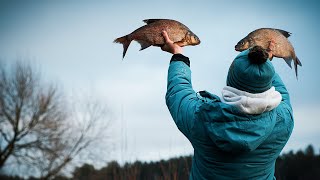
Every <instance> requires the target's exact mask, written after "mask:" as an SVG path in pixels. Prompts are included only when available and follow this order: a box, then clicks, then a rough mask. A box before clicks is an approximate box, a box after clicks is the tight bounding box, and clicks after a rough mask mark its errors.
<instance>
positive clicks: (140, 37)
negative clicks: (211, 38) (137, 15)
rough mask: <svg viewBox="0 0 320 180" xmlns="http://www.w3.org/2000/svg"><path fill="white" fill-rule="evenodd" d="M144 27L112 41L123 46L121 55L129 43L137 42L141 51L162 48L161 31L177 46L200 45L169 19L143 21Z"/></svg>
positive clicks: (183, 26) (198, 40)
mask: <svg viewBox="0 0 320 180" xmlns="http://www.w3.org/2000/svg"><path fill="white" fill-rule="evenodd" d="M143 22H145V23H147V24H146V25H144V26H142V27H140V28H138V29H136V30H134V31H133V32H132V33H130V34H128V35H125V36H122V37H119V38H117V39H115V40H114V42H115V43H120V44H122V45H123V55H122V58H124V56H125V55H126V52H127V49H128V47H129V45H130V43H131V41H137V42H138V43H139V44H140V45H141V49H140V51H141V50H144V49H146V48H148V47H150V46H158V47H159V46H160V47H161V46H163V45H164V43H165V42H164V38H163V36H162V34H161V32H162V31H163V30H165V31H167V33H168V36H169V38H170V39H171V40H172V41H173V42H174V43H176V44H177V45H179V46H181V47H183V46H195V45H198V44H200V39H199V38H198V37H197V36H196V35H195V34H194V33H193V32H192V31H191V30H190V29H189V28H188V27H187V26H185V25H184V24H182V23H180V22H178V21H175V20H171V19H145V20H143Z"/></svg>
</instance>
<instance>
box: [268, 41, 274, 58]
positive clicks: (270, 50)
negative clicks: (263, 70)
mask: <svg viewBox="0 0 320 180" xmlns="http://www.w3.org/2000/svg"><path fill="white" fill-rule="evenodd" d="M275 44H276V43H275V42H274V40H271V41H269V46H268V48H267V52H268V54H269V59H272V57H273V54H272V51H273V50H274V46H275Z"/></svg>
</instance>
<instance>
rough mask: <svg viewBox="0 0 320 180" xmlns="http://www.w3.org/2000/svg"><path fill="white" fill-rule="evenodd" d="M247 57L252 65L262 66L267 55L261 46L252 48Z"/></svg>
mask: <svg viewBox="0 0 320 180" xmlns="http://www.w3.org/2000/svg"><path fill="white" fill-rule="evenodd" d="M248 57H249V59H250V62H251V63H252V64H262V63H265V62H266V61H267V59H268V57H269V54H268V53H267V51H266V50H265V49H263V48H262V47H261V46H254V47H253V48H251V49H250V50H249V53H248Z"/></svg>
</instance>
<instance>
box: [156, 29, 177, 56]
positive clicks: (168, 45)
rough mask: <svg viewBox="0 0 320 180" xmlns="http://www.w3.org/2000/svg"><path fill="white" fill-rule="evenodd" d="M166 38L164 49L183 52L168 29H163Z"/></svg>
mask: <svg viewBox="0 0 320 180" xmlns="http://www.w3.org/2000/svg"><path fill="white" fill-rule="evenodd" d="M161 33H162V36H163V38H164V45H163V46H162V47H161V49H162V51H167V52H169V53H171V54H182V47H180V46H178V45H177V44H175V43H174V42H173V41H172V40H171V39H170V38H169V36H168V33H167V32H166V31H162V32H161Z"/></svg>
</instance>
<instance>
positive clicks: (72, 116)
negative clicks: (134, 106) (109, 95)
mask: <svg viewBox="0 0 320 180" xmlns="http://www.w3.org/2000/svg"><path fill="white" fill-rule="evenodd" d="M80 104H81V105H83V106H84V109H79V108H78V107H70V103H68V101H67V100H66V99H65V97H63V96H62V94H61V93H60V92H58V90H57V88H56V87H54V86H51V85H46V84H44V83H42V81H41V80H40V74H39V73H36V72H34V70H33V69H32V68H31V67H30V65H28V64H23V63H22V62H17V63H16V64H15V65H14V66H13V68H12V69H11V70H8V69H7V68H5V67H4V66H0V125H1V126H0V169H1V168H3V167H4V166H5V165H6V164H10V163H11V164H14V165H16V166H15V167H17V164H20V165H24V166H25V167H27V166H28V168H29V169H30V168H32V169H33V170H34V172H36V173H37V174H38V176H39V177H40V178H41V179H50V178H52V177H54V176H56V175H57V174H59V173H60V172H61V171H62V170H63V169H64V168H66V167H67V165H70V164H71V162H72V161H73V160H74V159H75V158H76V157H77V156H79V155H80V154H81V153H83V152H84V151H87V150H89V149H90V146H91V145H93V144H94V143H95V142H99V140H103V139H104V138H105V137H104V136H103V130H105V129H106V128H108V127H109V122H110V121H103V120H104V117H105V115H106V113H107V112H106V108H105V106H103V104H101V103H98V102H97V101H88V102H85V103H83V102H82V103H80ZM73 105H74V104H73ZM87 152H88V151H87ZM87 154H88V153H87Z"/></svg>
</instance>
